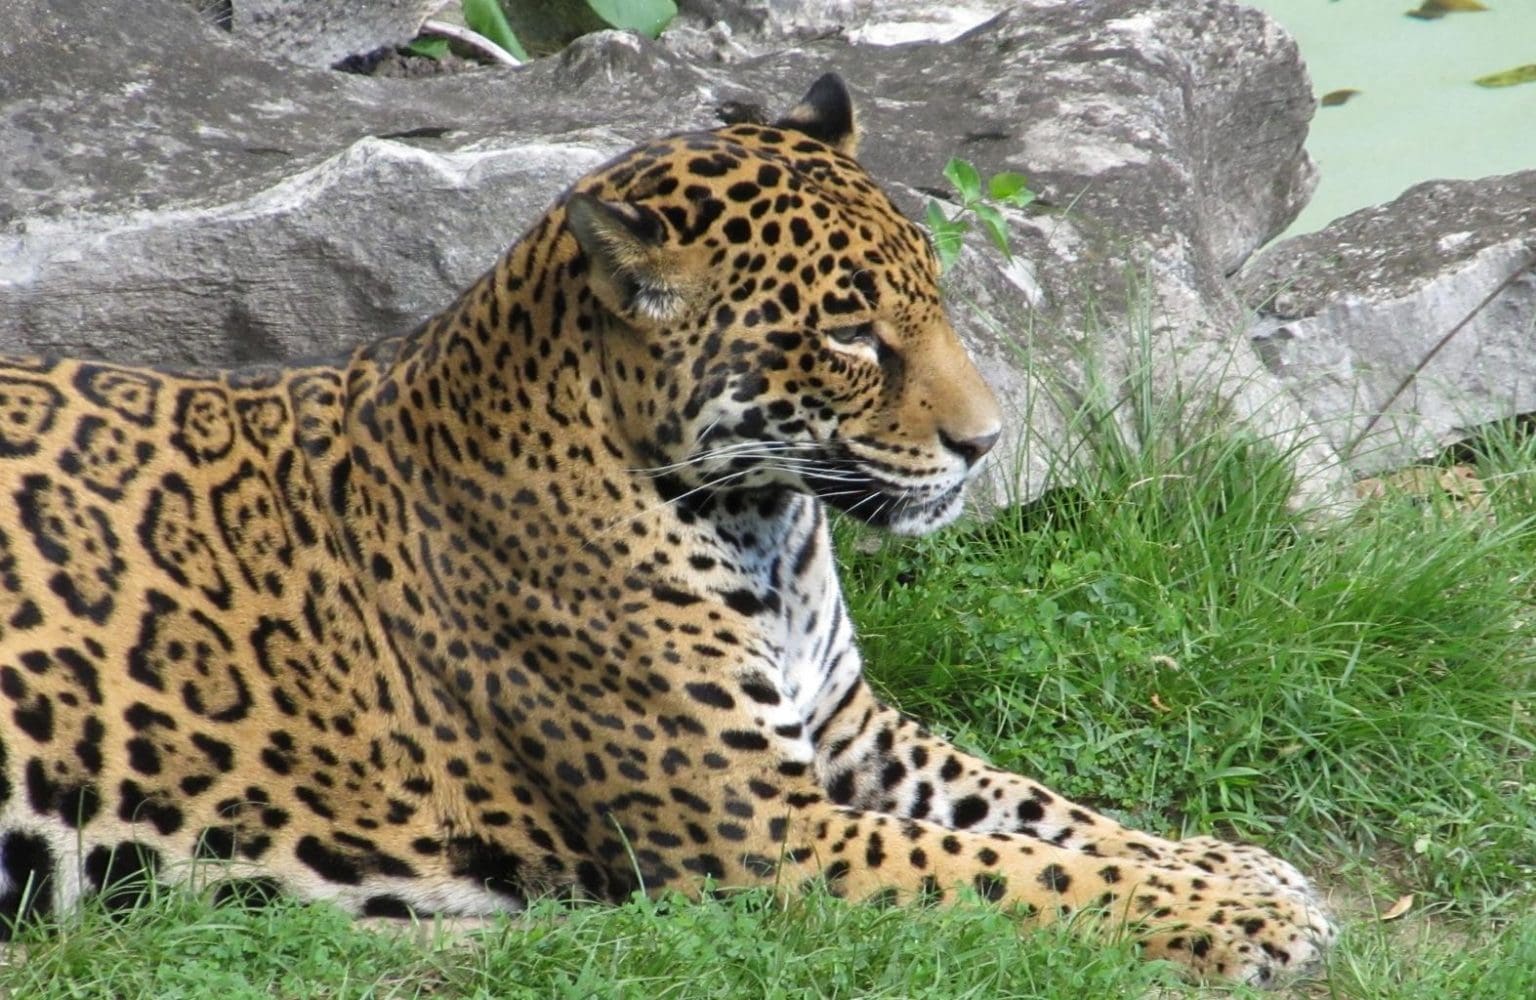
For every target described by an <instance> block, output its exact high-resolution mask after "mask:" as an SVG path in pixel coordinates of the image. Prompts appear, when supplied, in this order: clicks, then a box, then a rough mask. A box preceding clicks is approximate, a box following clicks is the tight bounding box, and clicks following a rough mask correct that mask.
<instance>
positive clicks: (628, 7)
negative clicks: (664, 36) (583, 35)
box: [587, 0, 677, 38]
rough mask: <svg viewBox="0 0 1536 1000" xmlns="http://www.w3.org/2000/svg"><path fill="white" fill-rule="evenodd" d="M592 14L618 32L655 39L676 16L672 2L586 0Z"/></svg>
mask: <svg viewBox="0 0 1536 1000" xmlns="http://www.w3.org/2000/svg"><path fill="white" fill-rule="evenodd" d="M587 6H588V7H590V8H592V13H594V14H596V15H597V16H598V17H600V18H602V19H603V20H604V21H606V22H608V24H610V25H612V26H613V27H615V28H618V29H619V30H620V31H638V32H640V33H641V34H642V35H646V36H648V37H650V38H655V37H656V36H657V35H659V34H661V31H662V29H663V28H665V27H666V26H667V25H668V24H671V23H672V19H673V18H674V17H676V16H677V4H675V3H673V2H672V0H587Z"/></svg>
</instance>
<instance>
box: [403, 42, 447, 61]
mask: <svg viewBox="0 0 1536 1000" xmlns="http://www.w3.org/2000/svg"><path fill="white" fill-rule="evenodd" d="M405 51H407V52H409V53H410V54H411V55H413V56H421V57H422V58H424V59H441V58H443V56H446V55H447V54H448V39H446V38H417V39H415V40H413V41H412V42H411V44H409V45H407V46H406V47H405Z"/></svg>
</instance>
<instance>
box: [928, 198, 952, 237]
mask: <svg viewBox="0 0 1536 1000" xmlns="http://www.w3.org/2000/svg"><path fill="white" fill-rule="evenodd" d="M926 214H927V217H928V229H929V230H930V231H931V232H935V233H936V232H938V231H939V230H940V229H943V228H944V227H945V226H946V225H948V224H949V216H947V215H945V214H944V209H943V208H942V207H940V205H939V203H938V202H936V201H934V200H932V199H929V201H928V211H927V213H926Z"/></svg>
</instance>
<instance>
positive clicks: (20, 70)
mask: <svg viewBox="0 0 1536 1000" xmlns="http://www.w3.org/2000/svg"><path fill="white" fill-rule="evenodd" d="M771 6H772V5H770V8H771ZM790 6H791V7H792V8H793V9H794V10H801V11H813V10H814V9H815V7H814V5H809V4H803V5H799V6H795V5H793V4H791V5H790ZM854 6H855V5H851V4H850V8H853V7H854ZM857 8H858V9H862V10H868V11H874V12H879V11H886V12H887V13H890V12H892V11H894V12H895V13H894V14H893V15H892V16H893V17H894V18H895V21H892V22H891V23H895V22H896V21H901V20H903V19H909V15H908V14H907V13H904V11H905V10H907V9H910V5H909V7H908V8H900V7H897V6H896V5H894V4H893V5H890V8H889V10H887V8H886V7H885V6H884V5H876V4H868V3H866V4H862V5H857ZM839 9H840V8H839ZM856 12H857V11H856ZM86 16H89V17H91V18H92V19H94V20H93V39H92V44H91V45H90V46H89V47H86V46H82V45H79V44H70V43H69V39H70V37H71V36H70V33H69V31H68V30H67V25H69V24H70V23H78V20H79V19H80V18H84V17H86ZM864 23H871V22H868V21H866V22H864ZM720 30H722V31H724V30H725V29H724V28H722V29H720ZM29 33H30V37H29ZM764 33H765V34H767V35H772V34H774V33H775V31H774V30H773V29H772V28H771V26H770V28H769V29H765V32H764ZM777 34H778V35H779V36H780V37H784V38H788V36H789V33H788V32H787V31H778V32H777ZM720 37H721V38H725V35H723V34H722V35H721V36H720ZM738 37H740V36H739V35H738ZM18 38H20V39H22V43H21V44H19V45H17V44H16V43H15V40H16V39H18ZM50 38H51V39H53V40H54V41H53V42H52V43H51V44H50V43H48V42H47V41H46V40H47V39H50ZM39 39H42V40H43V41H42V43H41V44H38V43H37V40H39ZM795 39H797V40H790V41H784V42H781V43H780V44H781V45H782V46H783V47H782V48H781V49H779V50H778V51H774V52H772V53H771V54H769V55H766V56H762V57H760V58H757V59H752V60H746V61H740V62H731V61H730V60H726V61H713V60H712V61H708V62H704V63H690V62H688V61H686V60H684V59H683V58H680V57H679V56H678V55H677V54H676V53H675V52H674V51H673V50H672V49H670V48H669V47H668V46H667V45H665V44H662V45H658V44H655V43H651V42H649V41H647V40H645V39H642V38H639V37H637V36H633V35H622V34H618V33H613V32H606V33H601V34H598V35H594V36H588V37H586V38H583V39H581V40H579V41H578V42H577V43H576V44H574V45H573V46H571V48H569V49H567V50H566V51H564V52H563V53H561V54H560V55H559V56H558V57H554V58H550V59H544V60H539V61H537V62H536V63H534V64H532V65H530V66H528V67H525V68H523V69H521V70H517V71H504V70H493V69H487V70H481V71H477V72H474V73H466V74H459V75H456V76H451V77H446V78H427V79H419V80H376V79H368V78H359V77H354V76H348V75H344V74H337V73H326V72H317V71H311V70H305V69H299V68H295V67H293V66H290V65H277V64H274V63H273V62H271V61H269V60H268V59H265V58H263V54H262V53H261V52H259V51H254V52H253V51H251V50H250V49H249V48H248V47H245V46H240V45H239V44H237V42H235V41H232V40H231V39H230V38H229V36H228V35H227V34H224V33H221V32H218V31H216V30H213V29H210V28H207V27H205V26H204V25H202V24H200V23H198V21H197V19H196V18H195V16H193V15H191V14H190V13H189V11H188V10H187V8H185V7H183V6H180V5H177V4H173V3H169V2H168V0H119V2H118V3H114V4H112V5H109V6H107V7H105V8H103V7H99V6H98V5H97V4H95V3H94V2H92V0H50V2H48V3H46V4H42V3H38V2H37V0H12V5H9V6H6V7H3V8H0V49H5V48H8V49H9V50H10V51H9V52H7V51H0V56H3V57H5V59H6V62H5V65H6V66H7V72H8V80H9V81H10V82H11V85H10V87H9V89H8V91H7V92H6V93H5V95H4V96H3V98H0V148H3V149H7V150H16V151H18V155H16V156H13V157H6V158H0V225H3V226H4V229H3V232H0V344H3V345H5V346H7V347H9V348H11V349H23V350H31V351H52V352H68V353H86V354H93V355H110V356H113V357H117V358H123V359H128V360H139V361H149V362H155V363H162V364H176V365H187V364H194V363H202V364H208V363H218V362H226V361H258V360H271V359H278V358H283V357H292V356H298V355H304V354H314V353H320V352H331V351H335V350H337V349H339V348H341V347H343V346H345V345H347V344H350V343H354V342H356V341H358V340H362V339H367V338H371V337H374V336H379V335H383V334H387V333H392V332H397V331H399V330H401V329H404V328H407V327H409V326H410V325H412V324H413V323H414V322H416V321H417V320H419V319H420V318H421V317H423V316H425V315H427V314H429V313H430V312H432V311H434V310H436V309H437V308H440V307H442V306H443V305H445V304H446V303H448V302H449V301H451V300H452V298H453V296H454V294H455V293H456V291H457V290H458V289H459V288H460V287H462V286H463V285H464V284H466V283H467V282H468V281H470V280H471V279H472V278H473V277H474V276H475V275H476V274H477V273H478V272H479V271H480V270H481V269H483V268H484V267H486V266H489V264H490V263H491V262H492V260H493V259H494V258H495V256H496V254H497V253H498V252H499V251H500V249H501V248H502V247H503V246H504V245H505V244H507V243H508V242H510V241H511V240H513V239H515V238H516V236H517V235H518V234H519V233H520V232H521V231H522V229H523V228H524V227H525V226H526V225H527V224H528V223H529V222H530V221H532V220H533V219H534V218H535V217H536V215H537V214H538V212H540V211H541V210H542V209H543V207H544V206H545V205H547V204H548V202H549V201H550V200H551V199H552V198H553V197H554V196H555V195H556V193H557V192H558V191H559V190H560V189H561V187H562V186H564V185H565V184H566V183H568V182H569V181H570V180H572V179H574V178H575V177H576V176H578V175H579V174H581V173H582V172H584V171H585V170H586V169H588V168H589V167H591V166H592V165H593V164H595V163H597V162H599V161H600V160H601V159H603V158H605V157H607V156H609V155H611V154H613V153H615V152H617V151H619V150H621V149H623V148H625V147H627V146H629V145H631V144H632V143H634V142H635V141H638V140H640V139H643V138H645V137H647V136H650V135H654V134H656V133H658V132H664V131H671V130H677V129H680V128H687V127H701V126H708V125H710V124H712V123H713V122H714V109H715V108H716V107H717V106H720V105H722V104H725V103H727V102H734V103H735V104H737V105H738V106H743V105H752V106H758V107H761V108H765V109H767V110H768V111H769V112H770V113H772V112H776V111H778V110H780V109H783V108H785V107H787V106H788V105H789V104H790V103H792V102H793V101H794V100H795V99H797V98H798V96H799V95H800V93H801V92H803V90H804V88H805V86H806V84H807V82H808V81H810V80H812V79H814V78H815V77H816V76H818V75H819V74H821V73H822V72H825V71H827V70H828V69H832V70H836V71H838V72H840V73H842V74H843V75H844V76H845V77H846V78H847V79H848V81H849V83H850V85H851V86H852V88H853V89H854V91H855V93H856V95H857V97H858V99H859V101H860V104H861V109H862V111H863V115H864V117H863V123H864V132H865V142H864V147H863V149H864V152H863V154H862V159H863V160H864V162H865V163H866V164H867V165H868V166H869V167H870V169H871V171H872V172H873V173H874V175H875V176H876V177H877V178H879V179H880V180H881V181H882V182H884V183H885V184H886V186H887V187H888V188H889V189H890V190H891V191H892V193H893V196H894V197H896V199H897V200H898V203H899V204H901V205H902V206H903V208H904V209H906V210H907V211H909V212H912V213H914V214H920V213H921V211H922V207H923V203H924V202H925V201H926V200H927V199H928V198H929V197H930V196H931V192H932V190H933V189H934V188H935V186H942V185H944V182H943V180H942V178H941V170H942V168H943V166H944V163H945V161H946V160H948V158H949V157H950V156H952V155H959V156H962V157H965V158H967V159H969V160H972V161H973V162H975V163H976V164H977V165H978V167H979V168H981V170H982V171H983V172H984V173H988V174H990V173H993V172H996V171H999V170H1004V169H1008V170H1016V171H1020V172H1022V173H1024V174H1025V175H1026V176H1028V177H1029V178H1030V180H1031V183H1032V185H1033V186H1034V187H1035V188H1036V189H1037V190H1039V191H1040V192H1041V193H1042V196H1043V197H1042V201H1041V203H1040V205H1039V206H1037V207H1034V208H1032V209H1031V210H1029V211H1027V212H1015V213H1012V224H1013V226H1014V229H1015V233H1016V237H1015V250H1016V253H1017V256H1016V257H1015V258H1014V260H1013V261H1012V262H1004V261H1003V260H1002V259H1001V258H1000V257H999V256H998V255H997V254H996V252H995V251H989V250H988V249H986V248H985V246H984V244H983V242H982V241H981V240H980V239H979V238H978V239H976V240H974V241H973V243H972V244H971V245H970V246H969V247H968V249H967V251H966V255H965V258H964V261H963V264H962V266H961V267H959V268H958V269H957V270H956V272H955V274H954V277H953V282H952V295H953V300H954V302H955V309H954V315H955V318H956V322H957V325H958V326H959V327H960V329H961V333H962V335H963V336H964V337H965V338H966V339H967V341H968V343H969V344H970V345H971V346H972V348H973V350H974V351H975V352H976V353H977V355H978V356H979V357H980V359H981V360H982V362H983V364H984V366H985V367H986V369H987V371H988V373H989V375H990V376H991V377H992V379H993V381H994V383H995V384H996V386H997V387H998V389H999V390H1000V393H1001V395H1003V396H1004V397H1005V399H1007V400H1008V401H1009V403H1010V404H1011V405H1012V407H1013V408H1014V411H1015V413H1016V414H1018V417H1017V419H1016V420H1015V422H1014V425H1013V427H1011V428H1010V431H1009V437H1008V438H1007V439H1005V443H1004V445H1003V446H1002V448H1001V451H1000V453H1001V454H1005V455H1006V454H1009V453H1012V454H1015V455H1018V456H1019V460H1018V462H1017V463H1016V466H1015V467H1014V468H1013V470H1012V471H1014V472H1016V473H1017V475H1016V476H1013V477H1010V478H1009V479H1007V480H1005V481H1003V482H1002V483H1001V484H1000V490H1001V491H1002V492H1004V493H1006V494H1007V495H1009V496H1012V497H1017V498H1023V497H1030V496H1033V495H1035V494H1036V493H1038V492H1039V491H1040V490H1041V489H1043V488H1045V487H1046V486H1047V485H1048V484H1050V483H1051V482H1052V481H1053V479H1052V477H1053V475H1054V476H1055V477H1056V478H1057V479H1059V478H1060V471H1061V470H1060V469H1059V468H1058V467H1057V466H1058V465H1059V463H1058V462H1056V461H1055V459H1054V458H1053V457H1052V456H1053V455H1054V454H1056V453H1059V452H1061V451H1062V450H1064V449H1067V448H1069V447H1070V437H1071V435H1070V434H1069V433H1068V428H1069V427H1070V426H1071V425H1072V424H1073V422H1074V414H1073V409H1074V406H1075V405H1076V404H1075V403H1074V400H1080V399H1082V398H1083V397H1084V396H1085V395H1089V394H1091V391H1090V389H1089V388H1087V386H1088V383H1090V382H1091V381H1092V379H1090V378H1089V372H1096V373H1101V377H1103V378H1106V379H1109V380H1111V381H1114V380H1117V379H1125V378H1127V377H1128V376H1129V375H1131V374H1133V373H1134V372H1135V371H1136V370H1137V369H1138V367H1139V366H1141V365H1142V363H1143V360H1144V359H1146V358H1148V357H1150V358H1154V359H1155V360H1156V369H1155V371H1154V372H1153V374H1151V375H1150V376H1148V377H1150V378H1153V379H1155V380H1157V381H1158V382H1159V394H1160V396H1161V397H1162V398H1164V399H1168V398H1170V397H1172V396H1175V395H1177V393H1178V392H1180V391H1181V392H1184V393H1187V394H1189V395H1190V396H1191V397H1192V398H1191V408H1192V409H1207V410H1208V409H1211V408H1215V407H1221V408H1224V412H1225V414H1226V415H1227V416H1228V417H1231V418H1235V419H1240V420H1257V421H1261V422H1262V423H1263V426H1264V429H1265V430H1264V432H1265V433H1267V434H1274V435H1275V436H1276V438H1277V440H1280V441H1281V443H1282V445H1285V444H1289V443H1294V442H1295V441H1297V440H1300V439H1301V438H1302V437H1303V436H1305V434H1306V433H1307V431H1308V423H1307V419H1306V416H1305V414H1304V413H1303V412H1302V411H1301V410H1300V408H1299V407H1297V406H1296V404H1295V402H1294V400H1292V399H1291V397H1289V396H1288V395H1287V394H1286V393H1285V392H1284V390H1283V389H1282V388H1281V386H1280V383H1279V382H1278V380H1277V379H1276V378H1275V377H1274V376H1273V375H1272V374H1271V373H1270V372H1269V371H1268V370H1266V369H1265V368H1264V366H1263V365H1262V364H1261V363H1260V361H1259V359H1258V357H1257V355H1256V354H1255V353H1254V352H1253V351H1252V349H1251V347H1249V345H1248V344H1247V342H1246V341H1245V340H1244V338H1243V337H1242V336H1241V333H1242V330H1243V325H1244V317H1243V314H1242V311H1241V309H1240V307H1239V304H1238V302H1237V300H1236V299H1235V298H1234V296H1233V294H1232V292H1231V288H1230V283H1229V282H1228V280H1227V278H1226V275H1227V274H1229V273H1230V272H1232V271H1234V270H1236V269H1237V268H1238V267H1239V266H1240V265H1241V264H1242V263H1243V261H1244V260H1245V259H1246V257H1247V256H1248V255H1249V254H1250V253H1252V252H1253V250H1254V249H1255V248H1256V247H1258V246H1259V245H1260V244H1262V243H1263V242H1265V241H1266V240H1267V239H1269V238H1270V237H1271V236H1273V235H1274V234H1275V233H1276V232H1278V231H1279V230H1280V229H1281V228H1283V227H1284V226H1285V225H1286V223H1287V222H1288V221H1289V219H1290V218H1291V217H1293V216H1294V214H1295V212H1296V210H1297V208H1298V207H1299V206H1300V204H1301V203H1302V202H1303V201H1304V200H1305V198H1306V196H1307V193H1308V192H1309V191H1310V188H1311V185H1312V182H1313V168H1312V165H1311V162H1310V161H1309V160H1308V158H1307V157H1306V155H1305V153H1304V152H1303V151H1302V149H1301V146H1302V140H1303V138H1304V137H1305V133H1306V123H1307V121H1308V119H1309V117H1310V115H1311V112H1312V108H1313V102H1312V97H1311V92H1310V88H1309V85H1308V83H1307V79H1306V75H1305V71H1304V70H1303V68H1302V66H1301V64H1300V61H1299V58H1298V56H1297V53H1296V49H1295V46H1294V44H1293V43H1292V42H1291V40H1290V39H1289V38H1288V37H1287V36H1285V35H1284V34H1283V33H1282V32H1281V31H1280V30H1279V29H1278V28H1277V27H1275V26H1274V24H1273V23H1272V22H1270V21H1269V20H1267V19H1266V18H1265V17H1264V16H1263V15H1261V14H1259V13H1257V12H1255V11H1252V10H1249V9H1247V8H1244V7H1241V6H1238V5H1236V4H1233V3H1228V2H1225V0H1212V2H1207V3H1202V4H1189V3H1187V2H1185V0H1152V2H1148V0H1097V2H1095V3H1091V4H1060V3H1055V2H1050V3H1047V2H1044V0H1035V2H1030V3H1015V4H1009V5H1008V9H1007V10H1006V11H1004V12H1003V13H1001V14H999V15H997V16H995V17H992V18H990V19H989V20H987V21H986V22H985V23H983V24H981V25H979V26H978V27H976V28H974V29H973V30H971V31H969V32H967V33H965V34H963V35H961V36H960V37H957V38H954V39H953V40H950V41H947V42H942V43H932V44H914V45H898V46H887V45H876V44H872V43H855V42H850V41H849V40H848V38H846V37H844V36H843V35H836V36H823V37H812V38H804V37H801V36H799V35H796V36H795ZM695 41H696V39H695ZM29 42H30V43H31V44H29ZM754 44H755V43H754ZM685 49H686V47H685ZM163 51H174V52H177V53H178V58H177V59H175V60H166V59H163V58H159V57H158V53H160V52H163ZM941 193H942V192H941ZM1175 386H1177V387H1178V389H1177V391H1176V390H1175ZM1122 415H1123V413H1122ZM1128 426H1129V424H1128ZM1298 457H1299V459H1300V461H1301V468H1302V470H1303V473H1304V475H1305V477H1306V478H1305V481H1306V483H1307V484H1308V486H1309V488H1310V489H1311V490H1312V491H1313V492H1314V493H1317V492H1323V491H1326V490H1327V489H1329V488H1332V487H1333V486H1336V485H1338V484H1337V482H1336V480H1335V479H1333V478H1330V477H1331V473H1330V472H1329V471H1328V469H1329V463H1330V460H1331V456H1330V455H1329V454H1328V453H1327V451H1326V449H1324V448H1321V447H1316V446H1314V447H1311V448H1310V449H1303V450H1302V451H1300V452H1298Z"/></svg>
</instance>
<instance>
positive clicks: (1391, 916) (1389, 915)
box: [1381, 892, 1413, 923]
mask: <svg viewBox="0 0 1536 1000" xmlns="http://www.w3.org/2000/svg"><path fill="white" fill-rule="evenodd" d="M1411 909H1413V893H1411V892H1410V893H1409V894H1408V895H1406V896H1399V897H1398V898H1397V902H1395V903H1393V904H1392V905H1391V906H1389V907H1387V912H1386V913H1383V914H1382V915H1381V920H1382V923H1386V922H1387V921H1388V920H1396V919H1397V918H1398V917H1400V916H1402V915H1403V914H1405V913H1407V912H1408V911H1409V910H1411Z"/></svg>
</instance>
